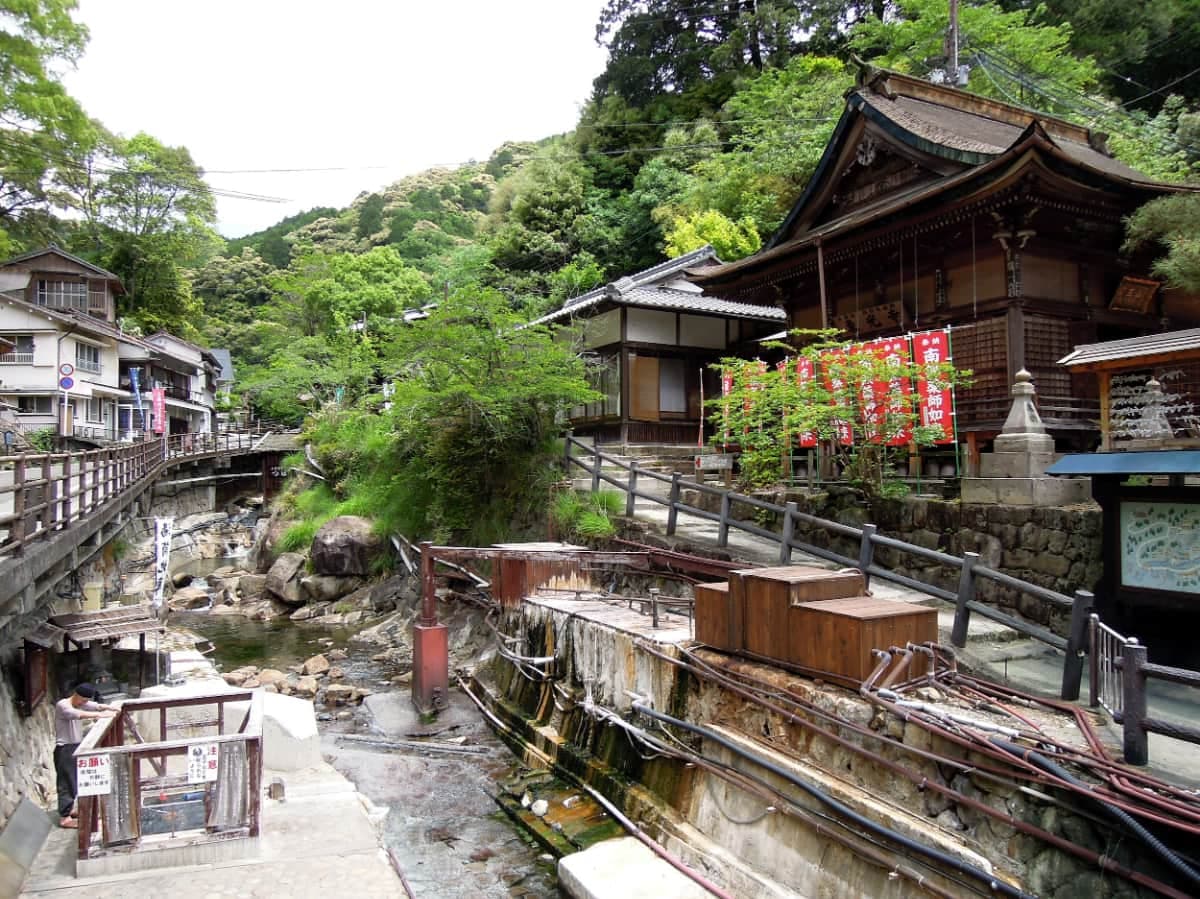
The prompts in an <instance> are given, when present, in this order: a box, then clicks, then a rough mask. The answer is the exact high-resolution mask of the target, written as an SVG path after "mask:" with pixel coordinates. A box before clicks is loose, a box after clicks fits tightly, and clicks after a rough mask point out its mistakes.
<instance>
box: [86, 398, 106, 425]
mask: <svg viewBox="0 0 1200 899" xmlns="http://www.w3.org/2000/svg"><path fill="white" fill-rule="evenodd" d="M87 420H88V421H104V401H103V400H102V399H100V397H98V396H93V397H90V398H89V399H88V401H87Z"/></svg>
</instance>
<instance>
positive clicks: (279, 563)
mask: <svg viewBox="0 0 1200 899" xmlns="http://www.w3.org/2000/svg"><path fill="white" fill-rule="evenodd" d="M303 575H304V556H303V555H302V554H301V553H284V554H283V555H281V556H280V557H279V558H278V559H276V560H275V564H274V565H272V566H271V570H270V571H269V572H267V583H266V587H267V592H268V593H270V594H272V595H273V596H275V597H277V598H278V599H279V600H281V601H282V602H285V603H287V604H288V605H290V606H301V605H304V594H303V593H302V592H301V590H300V579H301V578H302V577H303Z"/></svg>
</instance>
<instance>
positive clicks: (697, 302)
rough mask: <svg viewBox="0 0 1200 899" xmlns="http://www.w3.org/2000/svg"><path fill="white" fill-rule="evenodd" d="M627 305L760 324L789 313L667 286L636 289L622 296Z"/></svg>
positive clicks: (784, 316) (776, 319) (783, 317)
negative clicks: (740, 319) (751, 320)
mask: <svg viewBox="0 0 1200 899" xmlns="http://www.w3.org/2000/svg"><path fill="white" fill-rule="evenodd" d="M621 302H622V303H625V304H626V305H628V306H645V307H649V308H652V309H672V310H675V311H676V312H695V313H697V314H700V315H720V316H724V317H726V318H749V319H757V320H759V321H779V322H781V321H785V320H786V319H787V313H786V312H784V311H783V310H782V309H780V308H779V307H777V306H756V305H753V304H751V303H735V302H732V301H731V300H722V299H718V298H717V297H706V296H704V295H703V294H699V293H691V292H690V291H686V290H671V289H670V288H667V287H637V288H634V289H633V290H631V291H629V292H628V293H626V294H624V295H623V296H622V297H621Z"/></svg>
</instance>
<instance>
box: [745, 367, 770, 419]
mask: <svg viewBox="0 0 1200 899" xmlns="http://www.w3.org/2000/svg"><path fill="white" fill-rule="evenodd" d="M742 371H744V372H747V374H746V388H747V389H746V398H745V399H743V400H742V412H743V413H744V414H745V416H746V423H745V424H744V425H743V426H742V434H743V436H744V435H746V434H749V433H750V413H751V412H752V411H753V410H754V391H756V390H762V389H763V382H762V377H761V376H762V375H764V374H766V371H767V363H765V362H763V361H762V360H761V359H756V360H754V366H753V370H751V367H750V366H749V365H746V366H743V368H742ZM758 429H759V430H760V431H761V430H762V425H761V424H760V425H759V427H758Z"/></svg>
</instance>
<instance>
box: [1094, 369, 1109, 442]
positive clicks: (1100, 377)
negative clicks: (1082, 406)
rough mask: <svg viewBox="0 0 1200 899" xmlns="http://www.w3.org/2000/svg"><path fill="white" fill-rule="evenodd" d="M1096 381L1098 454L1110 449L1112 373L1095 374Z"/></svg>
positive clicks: (1099, 372) (1101, 372) (1100, 372)
mask: <svg viewBox="0 0 1200 899" xmlns="http://www.w3.org/2000/svg"><path fill="white" fill-rule="evenodd" d="M1096 380H1097V382H1098V383H1099V386H1100V452H1102V453H1107V452H1108V451H1109V450H1111V449H1112V398H1111V395H1110V391H1111V390H1112V372H1109V371H1098V372H1096Z"/></svg>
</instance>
